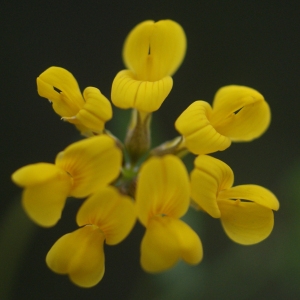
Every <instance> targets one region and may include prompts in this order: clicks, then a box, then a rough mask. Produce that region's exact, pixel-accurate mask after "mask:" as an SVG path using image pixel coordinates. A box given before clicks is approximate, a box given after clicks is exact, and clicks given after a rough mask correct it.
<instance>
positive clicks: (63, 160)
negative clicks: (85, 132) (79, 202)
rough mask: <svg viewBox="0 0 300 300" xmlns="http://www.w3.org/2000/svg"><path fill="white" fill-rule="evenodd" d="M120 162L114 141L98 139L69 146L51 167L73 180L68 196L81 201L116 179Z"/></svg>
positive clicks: (105, 137)
mask: <svg viewBox="0 0 300 300" xmlns="http://www.w3.org/2000/svg"><path fill="white" fill-rule="evenodd" d="M121 161H122V153H121V150H120V149H119V148H118V147H117V146H116V144H115V141H114V140H113V139H112V138H110V137H108V136H106V135H101V136H96V137H90V138H87V139H85V140H81V141H79V142H76V143H73V144H72V145H70V146H69V147H67V148H66V149H65V150H64V151H63V152H61V153H59V154H58V156H57V158H56V162H55V164H56V165H57V166H59V167H61V168H62V169H64V170H66V171H67V172H68V173H69V174H70V175H71V177H72V178H73V187H72V191H71V195H72V196H74V197H77V198H81V197H86V196H88V195H90V194H91V193H93V192H94V191H96V190H97V189H98V188H100V187H102V186H106V185H107V184H108V183H110V182H112V181H113V180H114V179H116V178H117V177H118V175H119V173H120V167H121Z"/></svg>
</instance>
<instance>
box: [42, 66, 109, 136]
mask: <svg viewBox="0 0 300 300" xmlns="http://www.w3.org/2000/svg"><path fill="white" fill-rule="evenodd" d="M37 87H38V93H39V95H40V96H41V97H44V98H47V99H49V101H50V102H51V103H52V106H53V109H54V111H55V112H56V113H57V114H58V115H60V116H61V117H62V119H63V120H65V121H68V122H69V123H72V124H74V125H75V126H76V127H77V129H78V130H79V131H80V132H81V133H82V134H83V135H88V136H89V135H92V134H93V133H97V134H99V133H102V131H103V129H104V124H105V122H106V121H108V120H110V119H111V118H112V108H111V104H110V102H109V101H108V99H106V98H105V97H104V96H103V95H102V94H101V92H100V90H98V89H97V88H95V87H87V88H86V89H85V90H84V91H83V95H82V94H81V92H80V89H79V86H78V84H77V81H76V79H75V78H74V77H73V75H72V74H71V73H70V72H69V71H67V70H65V69H63V68H59V67H50V68H49V69H47V70H46V71H44V72H43V73H42V74H41V75H40V76H39V77H38V78H37Z"/></svg>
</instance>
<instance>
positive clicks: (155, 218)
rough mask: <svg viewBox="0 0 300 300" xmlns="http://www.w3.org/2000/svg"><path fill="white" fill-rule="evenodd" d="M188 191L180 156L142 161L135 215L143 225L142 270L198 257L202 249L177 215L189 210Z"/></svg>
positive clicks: (194, 260)
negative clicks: (144, 229)
mask: <svg viewBox="0 0 300 300" xmlns="http://www.w3.org/2000/svg"><path fill="white" fill-rule="evenodd" d="M154 174H155V175H154ZM189 195H190V188H189V179H188V174H187V171H186V169H185V166H184V165H183V163H182V162H181V160H180V159H179V158H177V157H176V156H173V155H166V156H164V157H161V158H160V157H152V158H150V159H149V160H147V161H146V162H145V163H144V164H143V166H142V168H141V170H140V172H139V178H138V183H137V191H136V205H137V213H138V218H139V220H140V221H141V223H142V224H143V225H144V226H145V227H146V233H145V235H144V238H143V240H142V245H141V265H142V267H143V269H144V270H146V271H148V272H161V271H164V270H167V269H169V268H171V267H172V266H173V265H174V264H175V263H176V262H177V261H178V260H179V259H183V260H184V261H186V262H187V263H189V264H192V265H194V264H198V263H199V262H200V261H201V259H202V255H203V251H202V244H201V241H200V239H199V237H198V235H197V234H196V233H195V232H194V231H193V230H192V229H191V228H190V227H189V226H188V225H187V224H186V223H184V222H183V221H181V220H180V219H179V218H180V217H182V216H183V215H185V213H186V212H187V210H188V207H189V202H190V201H189Z"/></svg>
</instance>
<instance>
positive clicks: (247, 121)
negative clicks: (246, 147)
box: [211, 85, 271, 141]
mask: <svg viewBox="0 0 300 300" xmlns="http://www.w3.org/2000/svg"><path fill="white" fill-rule="evenodd" d="M270 120H271V112H270V108H269V105H268V103H267V102H266V101H265V100H264V97H263V96H262V95H261V94H260V93H259V92H257V91H256V90H254V89H252V88H249V87H246V86H237V85H230V86H225V87H223V88H221V89H219V91H218V92H217V93H216V95H215V99H214V102H213V114H212V116H211V123H212V124H213V125H214V127H215V128H216V130H217V131H218V132H219V133H221V134H222V135H225V136H227V137H229V138H230V139H231V140H232V141H250V140H253V139H255V138H257V137H259V136H261V135H262V134H263V133H264V132H265V131H266V129H267V128H268V126H269V124H270Z"/></svg>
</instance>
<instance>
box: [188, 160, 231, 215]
mask: <svg viewBox="0 0 300 300" xmlns="http://www.w3.org/2000/svg"><path fill="white" fill-rule="evenodd" d="M194 163H195V169H194V170H193V171H192V172H191V197H192V199H193V201H194V202H195V203H196V204H197V205H198V206H199V207H200V208H202V209H203V210H205V211H206V212H207V213H208V214H210V215H211V216H212V217H214V218H220V216H221V213H220V210H219V207H218V203H217V198H218V194H219V193H220V191H222V190H224V189H228V188H230V187H231V186H232V184H233V180H234V176H233V172H232V170H231V169H230V167H229V166H228V165H226V164H225V163H224V162H222V161H221V160H219V159H216V158H214V157H211V156H208V155H200V156H198V157H197V158H196V159H195V162H194Z"/></svg>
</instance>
